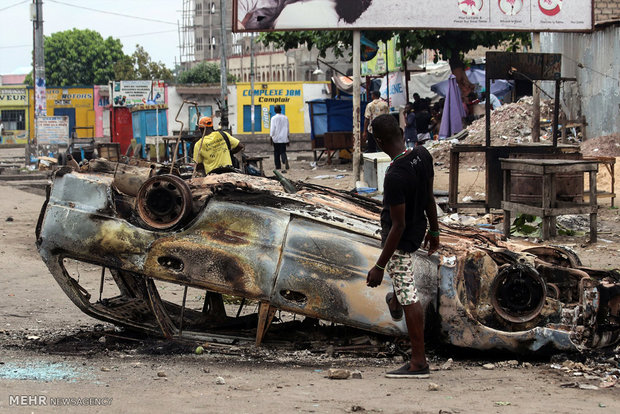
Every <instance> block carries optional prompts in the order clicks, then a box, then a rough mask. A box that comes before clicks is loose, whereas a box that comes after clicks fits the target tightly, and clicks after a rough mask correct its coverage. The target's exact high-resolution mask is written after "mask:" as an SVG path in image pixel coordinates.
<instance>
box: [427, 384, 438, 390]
mask: <svg viewBox="0 0 620 414" xmlns="http://www.w3.org/2000/svg"><path fill="white" fill-rule="evenodd" d="M428 390H429V391H439V384H435V383H434V382H429V383H428Z"/></svg>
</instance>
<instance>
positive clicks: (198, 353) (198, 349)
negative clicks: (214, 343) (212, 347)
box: [194, 346, 205, 355]
mask: <svg viewBox="0 0 620 414" xmlns="http://www.w3.org/2000/svg"><path fill="white" fill-rule="evenodd" d="M204 351H205V349H204V348H203V347H202V346H197V347H196V350H195V351H194V352H195V353H196V355H201V354H202V353H203V352H204Z"/></svg>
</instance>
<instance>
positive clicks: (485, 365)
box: [482, 364, 495, 371]
mask: <svg viewBox="0 0 620 414" xmlns="http://www.w3.org/2000/svg"><path fill="white" fill-rule="evenodd" d="M482 369H486V370H488V371H490V370H493V369H495V364H484V365H483V366H482Z"/></svg>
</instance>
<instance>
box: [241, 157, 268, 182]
mask: <svg viewBox="0 0 620 414" xmlns="http://www.w3.org/2000/svg"><path fill="white" fill-rule="evenodd" d="M242 158H243V157H242ZM265 158H267V157H245V158H244V159H243V167H244V168H243V170H244V171H245V167H247V166H248V164H252V163H256V164H258V169H259V171H260V175H261V176H263V177H264V176H265V170H264V169H263V160H264V159H265Z"/></svg>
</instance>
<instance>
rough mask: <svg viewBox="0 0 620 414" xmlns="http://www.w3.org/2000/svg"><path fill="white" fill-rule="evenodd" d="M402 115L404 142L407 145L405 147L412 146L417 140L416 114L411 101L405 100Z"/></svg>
mask: <svg viewBox="0 0 620 414" xmlns="http://www.w3.org/2000/svg"><path fill="white" fill-rule="evenodd" d="M403 115H404V116H405V144H406V145H407V148H413V147H415V146H416V143H417V142H418V131H417V129H416V115H415V113H414V112H413V103H411V102H407V104H406V105H405V112H404V114H403Z"/></svg>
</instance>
